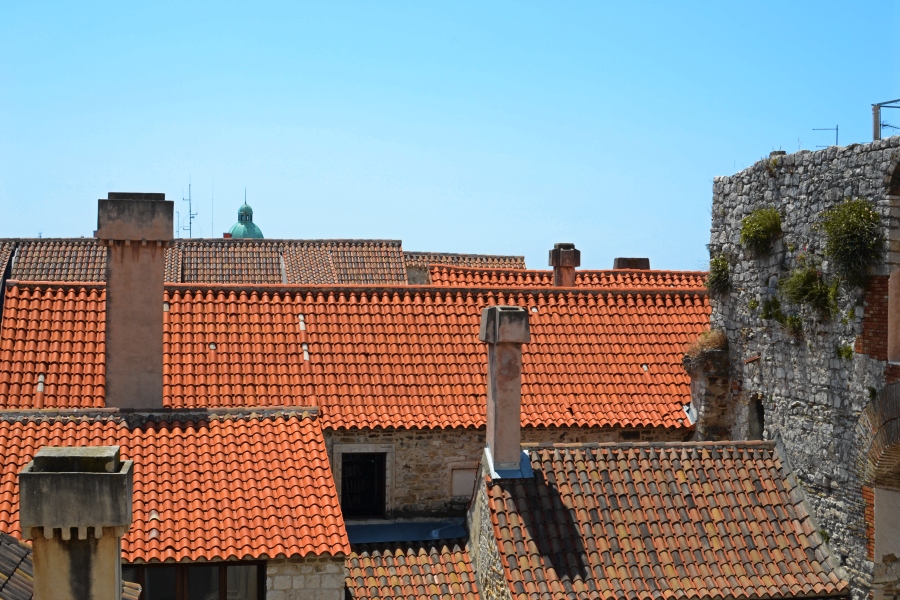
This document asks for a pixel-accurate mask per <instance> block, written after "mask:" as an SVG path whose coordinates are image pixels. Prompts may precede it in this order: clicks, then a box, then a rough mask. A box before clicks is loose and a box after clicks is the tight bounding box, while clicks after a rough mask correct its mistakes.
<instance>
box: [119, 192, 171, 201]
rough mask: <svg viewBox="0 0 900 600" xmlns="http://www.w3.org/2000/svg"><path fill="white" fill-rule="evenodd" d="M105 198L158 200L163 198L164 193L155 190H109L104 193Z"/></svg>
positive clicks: (164, 197)
mask: <svg viewBox="0 0 900 600" xmlns="http://www.w3.org/2000/svg"><path fill="white" fill-rule="evenodd" d="M106 199H107V200H150V201H153V202H159V201H160V200H165V199H166V195H165V194H164V193H163V194H158V193H155V192H110V193H108V194H107V195H106Z"/></svg>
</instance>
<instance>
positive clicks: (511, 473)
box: [484, 446, 534, 479]
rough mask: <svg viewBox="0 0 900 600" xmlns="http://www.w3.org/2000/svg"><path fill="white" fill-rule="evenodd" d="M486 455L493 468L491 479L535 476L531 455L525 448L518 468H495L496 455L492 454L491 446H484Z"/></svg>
mask: <svg viewBox="0 0 900 600" xmlns="http://www.w3.org/2000/svg"><path fill="white" fill-rule="evenodd" d="M484 456H485V457H486V458H487V463H488V465H489V466H490V468H491V479H531V478H533V477H534V470H533V469H532V468H531V456H529V455H528V452H527V451H525V450H522V455H521V457H520V459H519V468H518V469H499V470H495V469H494V457H492V456H491V449H490V447H487V446H486V447H485V448H484Z"/></svg>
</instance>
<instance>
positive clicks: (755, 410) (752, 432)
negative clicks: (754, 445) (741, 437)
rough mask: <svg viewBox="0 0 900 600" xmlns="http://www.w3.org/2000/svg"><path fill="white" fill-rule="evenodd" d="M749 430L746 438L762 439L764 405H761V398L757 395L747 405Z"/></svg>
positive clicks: (764, 426) (764, 414)
mask: <svg viewBox="0 0 900 600" xmlns="http://www.w3.org/2000/svg"><path fill="white" fill-rule="evenodd" d="M747 420H748V421H749V423H748V425H749V430H748V431H747V439H748V440H761V439H763V432H764V431H765V430H766V407H765V406H763V402H762V398H760V397H759V396H757V397H756V398H754V399H753V402H751V403H750V406H749V414H748V415H747Z"/></svg>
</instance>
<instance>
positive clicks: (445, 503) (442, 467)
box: [325, 427, 687, 518]
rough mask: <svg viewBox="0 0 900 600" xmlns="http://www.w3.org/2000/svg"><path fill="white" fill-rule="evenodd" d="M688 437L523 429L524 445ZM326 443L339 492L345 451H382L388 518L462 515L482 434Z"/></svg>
mask: <svg viewBox="0 0 900 600" xmlns="http://www.w3.org/2000/svg"><path fill="white" fill-rule="evenodd" d="M686 434H687V432H686V431H685V430H673V429H668V430H667V429H662V428H660V429H653V428H648V429H636V428H630V427H629V428H612V427H523V428H522V442H523V443H533V442H542V443H576V442H617V441H679V440H682V439H684V436H685V435H686ZM325 443H326V446H327V448H328V456H329V459H330V460H331V465H332V469H333V471H334V479H335V483H336V485H337V486H338V492H340V487H341V457H342V455H343V453H344V452H384V453H385V454H386V455H387V457H386V458H387V460H386V470H387V482H386V483H387V485H386V488H387V489H386V496H387V498H386V500H387V509H388V515H387V516H388V517H390V518H415V517H444V516H453V515H456V516H462V515H463V514H464V513H465V510H466V506H467V504H468V503H469V500H470V499H471V497H472V490H473V485H474V478H475V470H476V469H477V467H478V464H479V461H480V460H481V456H482V452H483V450H484V443H485V430H484V428H480V429H475V428H454V429H365V430H362V429H349V430H347V429H340V430H328V431H326V432H325ZM454 471H455V472H456V473H454ZM454 477H455V478H456V491H455V493H454V485H453V484H454ZM466 478H468V480H469V481H471V484H468V486H466V484H464V483H463V481H465V480H466Z"/></svg>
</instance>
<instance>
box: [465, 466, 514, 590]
mask: <svg viewBox="0 0 900 600" xmlns="http://www.w3.org/2000/svg"><path fill="white" fill-rule="evenodd" d="M487 470H488V467H487V466H486V465H484V464H483V463H482V465H481V467H480V468H479V470H478V487H477V489H476V492H475V495H474V496H473V498H472V504H471V505H470V506H469V512H468V514H467V515H466V516H467V519H466V520H467V521H468V526H469V556H470V557H471V559H472V569H473V570H474V571H475V580H476V581H477V582H478V591H479V593H480V594H481V597H482V598H483V599H484V600H512V593H511V592H510V589H509V583H508V582H507V581H506V574H505V572H504V570H503V563H501V562H500V551H499V550H498V548H497V540H496V538H495V537H494V526H493V524H492V523H491V514H490V511H489V509H488V504H487V503H488V497H487V482H486V481H485V479H484V473H485V472H486V471H487Z"/></svg>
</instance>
